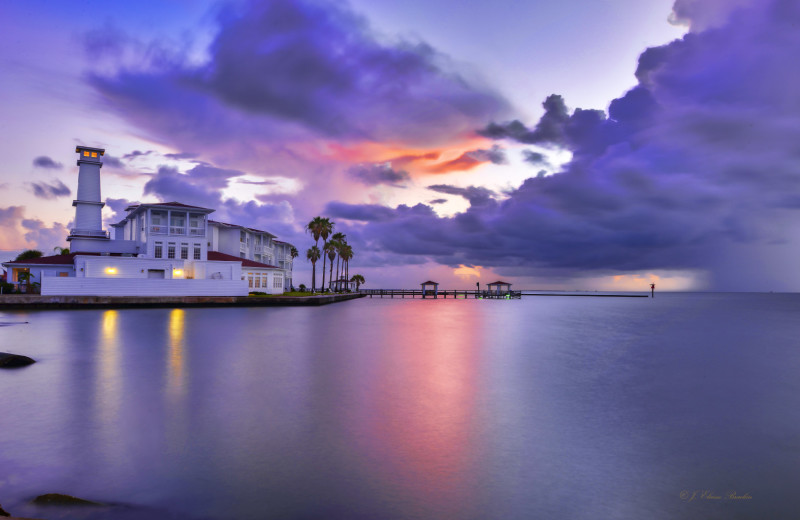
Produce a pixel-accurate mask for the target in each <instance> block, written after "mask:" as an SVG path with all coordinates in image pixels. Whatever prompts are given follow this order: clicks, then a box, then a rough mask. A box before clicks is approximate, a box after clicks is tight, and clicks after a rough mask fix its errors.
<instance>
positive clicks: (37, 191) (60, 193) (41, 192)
mask: <svg viewBox="0 0 800 520" xmlns="http://www.w3.org/2000/svg"><path fill="white" fill-rule="evenodd" d="M31 188H33V194H34V195H35V196H37V197H39V198H40V199H47V200H51V199H56V198H58V197H67V196H69V195H70V193H72V191H71V190H70V189H69V187H67V186H66V185H65V184H64V183H63V182H61V181H60V180H58V179H56V180H55V181H54V182H51V183H49V184H48V183H46V182H32V183H31Z"/></svg>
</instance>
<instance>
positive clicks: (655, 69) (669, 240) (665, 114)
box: [0, 0, 800, 291]
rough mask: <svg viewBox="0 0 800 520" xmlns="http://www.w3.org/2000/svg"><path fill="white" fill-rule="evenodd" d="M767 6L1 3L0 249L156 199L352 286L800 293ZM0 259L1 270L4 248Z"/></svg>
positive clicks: (797, 121)
mask: <svg viewBox="0 0 800 520" xmlns="http://www.w3.org/2000/svg"><path fill="white" fill-rule="evenodd" d="M798 55H800V4H798V3H797V2H795V1H791V0H760V1H753V0H724V1H723V0H663V1H662V0H650V1H648V2H641V1H640V0H563V1H561V2H546V1H527V2H519V1H511V0H498V1H495V2H491V3H489V2H456V1H454V0H404V1H402V2H401V1H400V0H382V1H375V0H372V1H369V2H368V1H366V0H351V1H350V2H343V1H336V2H329V1H325V0H257V1H255V0H254V1H245V0H238V1H214V2H202V1H190V0H172V1H170V0H167V1H160V2H145V1H142V2H114V1H111V2H109V1H104V2H100V1H84V2H81V3H79V4H77V5H76V4H74V3H73V4H67V3H60V2H50V1H44V0H32V1H26V2H12V1H9V0H0V71H1V72H0V99H2V103H0V137H1V139H0V152H2V157H3V158H4V161H3V162H2V163H0V193H2V198H0V229H2V233H0V250H1V251H0V255H4V256H7V257H13V256H14V254H15V252H17V251H19V250H21V249H26V248H39V249H41V250H43V251H45V252H50V251H52V250H53V248H54V247H55V246H66V245H67V244H66V242H65V240H64V239H65V237H66V235H67V234H68V233H69V228H70V225H71V220H72V218H73V216H74V210H73V208H72V206H71V201H72V199H73V198H74V197H75V189H76V185H77V167H76V165H75V160H76V159H77V158H76V156H75V153H74V146H75V145H76V144H84V145H88V146H96V147H102V148H105V149H106V156H105V165H104V167H103V170H102V183H103V184H102V189H103V198H104V200H105V202H106V207H105V208H104V217H105V219H106V224H108V223H111V222H115V221H118V220H119V219H120V218H121V216H122V215H123V214H124V211H123V210H124V207H125V206H126V205H127V204H128V203H130V202H158V201H173V200H176V201H180V202H183V203H187V204H195V205H200V206H205V207H209V208H213V209H216V211H215V213H213V214H212V218H214V219H216V220H220V221H224V222H231V223H235V224H242V225H246V226H250V227H255V228H259V229H266V230H268V231H270V232H272V233H274V234H276V235H278V236H279V238H280V239H282V240H285V241H288V242H291V243H293V244H295V245H296V246H297V248H298V249H299V250H300V253H301V258H300V259H298V260H297V261H296V263H295V264H296V265H295V275H294V281H295V284H299V283H306V284H309V282H310V270H311V269H310V265H309V264H308V263H307V262H305V261H304V260H303V257H304V256H305V255H304V253H305V250H306V249H307V248H308V247H310V246H311V245H312V240H311V238H310V237H309V235H308V234H306V233H304V225H305V224H306V223H307V222H308V221H309V220H310V219H311V218H313V217H314V216H317V215H321V216H326V217H329V218H331V219H332V220H333V221H334V222H335V225H336V229H335V230H336V231H341V232H343V233H345V234H346V235H347V238H348V242H349V243H350V244H352V245H353V249H354V257H353V260H352V261H351V269H350V272H351V274H353V273H360V274H362V275H363V276H364V277H365V279H366V280H367V283H366V287H373V288H392V287H414V286H416V285H417V284H419V283H420V282H422V281H425V280H428V279H434V280H436V281H438V282H440V283H441V284H442V286H443V287H447V288H471V287H474V285H475V283H476V282H481V283H488V282H492V281H495V280H497V279H503V280H507V281H510V282H513V283H514V286H515V287H516V288H541V289H569V290H574V289H580V290H644V289H646V288H647V287H648V284H649V283H651V282H655V283H657V286H658V288H659V289H665V290H730V291H738V290H743V291H798V290H800V270H798V269H797V267H796V264H797V262H796V259H797V258H798V253H800V231H799V230H798V226H797V225H796V224H795V222H796V221H797V217H798V210H799V209H800V168H799V167H800V144H799V143H800V139H798V138H797V135H798V129H800V96H798V95H797V92H799V91H800V69H798V68H797V67H796V66H795V65H794V64H795V62H796V57H797V56H798ZM3 259H5V258H3Z"/></svg>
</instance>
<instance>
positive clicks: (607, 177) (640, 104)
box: [348, 0, 800, 289]
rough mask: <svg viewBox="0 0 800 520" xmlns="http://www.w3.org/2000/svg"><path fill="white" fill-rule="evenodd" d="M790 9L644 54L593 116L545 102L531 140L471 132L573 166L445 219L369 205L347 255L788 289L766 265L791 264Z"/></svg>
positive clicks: (796, 21) (794, 74)
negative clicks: (618, 92)
mask: <svg viewBox="0 0 800 520" xmlns="http://www.w3.org/2000/svg"><path fill="white" fill-rule="evenodd" d="M700 4H702V3H697V4H696V5H695V6H696V7H697V8H698V9H706V8H705V7H703V6H701V5H700ZM718 4H720V5H721V3H718ZM796 5H797V4H796V3H792V2H787V1H782V0H772V1H768V2H755V1H753V2H750V3H749V4H748V6H747V7H746V8H745V9H742V10H738V11H736V10H733V11H730V12H729V13H728V14H726V16H724V17H722V18H717V20H722V22H719V21H717V22H716V24H715V25H714V27H715V28H714V29H710V30H707V31H700V32H692V33H689V34H687V35H686V36H685V37H684V38H682V39H680V40H676V41H674V42H672V43H670V44H668V45H665V46H663V47H660V48H657V49H648V50H647V51H645V52H644V53H643V54H642V57H641V58H640V60H639V65H638V69H637V77H638V78H639V85H637V86H636V87H634V88H633V89H631V90H630V91H629V92H627V93H625V94H624V95H623V96H621V97H620V98H618V99H615V100H613V101H612V102H611V103H610V105H609V109H608V115H606V114H605V113H603V112H601V111H596V110H581V109H575V110H569V109H567V108H566V104H565V103H564V101H563V99H561V97H560V96H550V97H548V99H547V100H546V101H545V104H544V108H545V110H544V115H543V116H542V118H541V120H540V121H539V122H538V123H536V124H535V125H533V126H532V127H528V126H526V125H524V124H523V123H521V122H518V121H512V122H510V123H503V124H492V125H489V126H488V127H485V128H484V130H482V131H481V134H482V135H485V136H488V137H492V138H495V139H505V140H510V141H516V142H520V143H528V144H537V145H540V146H551V147H558V148H565V149H568V150H570V151H571V152H572V153H573V159H572V161H571V162H569V163H568V164H566V165H565V166H564V167H563V169H562V171H560V172H557V173H555V174H554V175H549V176H544V175H540V176H537V177H534V178H530V179H527V180H526V181H525V182H524V183H523V184H522V185H521V186H520V187H519V188H518V189H515V190H511V191H509V192H507V193H506V194H505V195H506V196H507V197H506V198H505V199H503V200H499V201H491V199H489V200H488V201H487V199H486V198H482V199H477V200H478V201H481V202H483V203H477V201H475V200H474V199H473V203H472V204H471V206H470V207H469V208H468V209H467V210H466V211H464V212H463V213H459V214H456V215H454V216H452V217H438V216H436V215H435V214H434V213H433V212H432V211H431V212H430V213H427V212H425V211H418V212H417V213H415V214H413V215H411V214H409V211H408V208H406V207H403V206H401V207H398V208H394V209H392V208H385V209H384V210H380V209H379V208H376V207H374V206H370V207H369V211H370V212H371V213H378V212H380V215H381V218H380V219H375V220H373V221H370V222H367V223H366V224H365V225H362V226H360V227H359V228H358V233H359V237H360V240H362V241H363V243H364V244H367V245H368V247H369V248H370V250H372V251H374V252H375V253H374V254H376V255H377V254H385V253H387V252H388V253H393V254H396V255H401V254H405V255H426V256H427V257H429V258H432V259H434V260H436V261H438V262H441V263H444V264H447V265H458V264H459V263H463V264H465V265H484V266H493V267H495V268H496V269H497V270H499V271H500V272H501V273H503V272H508V273H513V274H516V275H520V274H535V273H542V272H547V273H553V272H560V273H561V274H565V273H572V274H573V275H582V274H586V273H593V272H594V273H609V272H623V273H624V272H631V271H637V270H654V269H671V270H700V271H705V270H708V271H710V272H711V273H712V276H713V278H712V279H711V283H712V286H713V287H716V288H725V289H731V288H734V289H735V288H748V289H752V288H758V287H762V288H763V285H759V283H762V282H764V281H765V280H772V279H773V277H774V278H776V279H778V280H784V281H786V280H790V281H791V280H795V281H796V282H799V281H800V279H798V276H797V274H796V269H795V268H794V267H792V268H791V269H790V270H786V267H785V266H786V265H788V264H787V263H786V262H783V263H782V264H781V262H779V261H777V260H775V261H774V262H776V263H772V262H773V260H772V258H774V257H773V254H775V255H777V254H778V253H777V252H780V254H782V255H784V254H786V253H787V252H791V251H792V249H791V247H789V248H787V246H786V244H793V246H792V247H794V251H795V252H796V251H797V250H798V249H800V244H798V243H797V241H798V239H799V238H798V236H797V234H796V233H794V232H793V230H794V229H795V226H794V223H795V222H796V221H797V218H798V217H799V216H800V215H798V213H797V209H798V208H797V206H796V201H797V200H800V198H798V197H800V175H798V173H797V172H798V171H800V145H798V144H797V138H796V136H797V135H799V134H800V98H798V96H797V92H798V91H800V69H797V68H796V67H789V66H787V64H789V63H794V62H795V61H796V56H798V55H800V32H798V31H797V30H796V27H797V26H798V25H800V8H797V7H796ZM704 20H705V19H704ZM704 23H706V22H704ZM707 23H710V22H707ZM435 189H436V190H437V191H439V192H443V193H451V194H456V195H460V196H466V195H465V193H466V192H461V191H460V190H467V188H456V187H453V186H446V185H441V186H436V187H435ZM487 202H489V203H487ZM386 210H389V211H388V212H387V211H386ZM348 211H349V212H351V213H357V212H358V211H359V207H352V206H351V207H349V208H348ZM779 247H783V249H778V248H779ZM773 266H782V267H781V269H783V270H776V269H774V268H773ZM504 270H505V271H504ZM764 283H766V282H764Z"/></svg>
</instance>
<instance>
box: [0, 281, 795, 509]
mask: <svg viewBox="0 0 800 520" xmlns="http://www.w3.org/2000/svg"><path fill="white" fill-rule="evenodd" d="M0 321H2V322H8V321H28V322H29V323H28V324H26V325H14V326H5V327H0V351H11V352H15V353H21V354H27V355H29V356H31V357H34V358H36V359H37V360H39V362H38V363H37V364H35V365H33V366H31V367H27V368H24V369H18V370H13V371H10V370H6V371H0V504H2V505H3V507H4V508H5V509H7V510H9V511H10V512H12V513H15V514H17V515H20V516H24V515H31V516H33V515H40V516H45V517H49V518H52V517H53V516H54V513H52V514H51V513H49V512H42V511H41V510H38V511H37V510H36V509H33V508H32V507H31V506H28V505H26V501H27V500H28V499H30V498H31V497H33V496H36V495H38V494H42V493H50V492H60V493H68V494H73V495H77V496H81V497H84V498H90V499H96V500H101V501H106V502H114V503H122V504H130V505H133V506H137V507H150V508H154V509H152V510H150V511H149V512H147V514H142V515H141V516H142V517H147V518H158V517H162V518H173V517H174V518H184V517H186V518H204V519H205V518H207V519H228V518H230V519H233V518H236V519H256V518H258V519H261V518H264V519H273V518H274V519H313V518H325V519H337V518H343V519H345V518H346V519H410V518H419V519H462V518H463V519H593V520H594V519H615V518H619V519H642V518H648V519H650V518H652V519H662V518H663V519H675V518H697V519H699V518H703V519H707V518H712V519H713V518H719V519H723V518H724V519H731V518H734V519H736V518H742V519H744V518H788V517H793V516H794V515H795V514H796V512H797V511H798V510H800V496H798V493H797V485H798V483H800V377H798V375H800V341H799V340H798V338H800V295H781V294H675V295H670V294H659V295H657V296H656V298H655V299H654V300H650V299H643V298H642V299H639V298H630V299H628V298H620V299H613V298H569V297H548V298H543V297H539V298H536V297H532V298H526V299H523V300H521V301H480V300H462V301H453V300H446V301H444V300H437V301H432V300H425V301H421V300H414V301H411V300H397V299H395V300H391V299H383V300H380V299H372V300H369V299H366V300H359V301H353V302H348V303H341V304H335V305H331V306H326V307H322V308H285V309H242V308H238V309H191V310H180V309H173V310H170V309H153V310H150V309H148V310H120V311H113V310H105V311H63V312H62V311H46V312H5V313H2V314H0ZM703 490H705V491H708V492H710V493H711V496H720V497H721V498H719V499H711V498H708V497H709V495H706V498H701V497H700V494H698V495H697V497H696V498H695V499H694V500H690V498H691V494H692V493H694V492H695V491H703ZM684 491H685V492H687V493H688V494H686V493H684V494H683V498H682V496H681V495H682V492H684ZM730 492H735V493H736V495H737V496H750V497H752V498H751V499H747V498H743V499H739V500H731V499H727V498H726V495H728V493H730ZM132 511H136V510H132ZM131 514H133V513H131ZM117 516H118V513H117ZM137 518H138V516H137Z"/></svg>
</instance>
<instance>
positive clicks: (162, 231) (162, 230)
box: [150, 226, 169, 235]
mask: <svg viewBox="0 0 800 520" xmlns="http://www.w3.org/2000/svg"><path fill="white" fill-rule="evenodd" d="M168 231H169V228H168V227H167V226H150V233H152V234H154V235H166V234H167V232H168Z"/></svg>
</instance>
